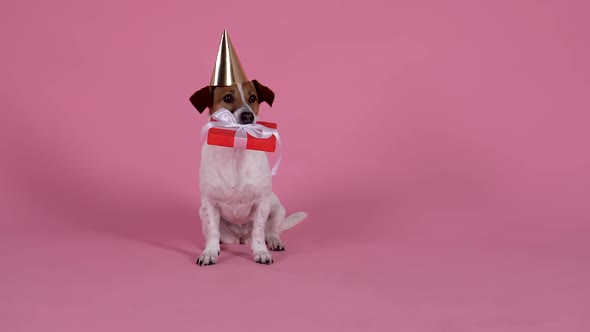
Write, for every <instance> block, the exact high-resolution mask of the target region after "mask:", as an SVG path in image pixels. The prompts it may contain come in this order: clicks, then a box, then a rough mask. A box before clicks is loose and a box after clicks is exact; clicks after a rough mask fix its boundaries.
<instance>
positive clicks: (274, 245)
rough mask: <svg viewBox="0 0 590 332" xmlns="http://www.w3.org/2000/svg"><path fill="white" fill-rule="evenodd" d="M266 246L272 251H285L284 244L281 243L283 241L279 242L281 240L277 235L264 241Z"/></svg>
mask: <svg viewBox="0 0 590 332" xmlns="http://www.w3.org/2000/svg"><path fill="white" fill-rule="evenodd" d="M266 244H267V245H268V249H270V250H273V251H283V250H285V244H284V243H283V241H281V239H280V238H279V237H278V236H277V235H274V236H269V237H268V238H267V239H266Z"/></svg>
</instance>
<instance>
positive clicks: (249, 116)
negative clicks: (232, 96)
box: [237, 111, 254, 124]
mask: <svg viewBox="0 0 590 332" xmlns="http://www.w3.org/2000/svg"><path fill="white" fill-rule="evenodd" d="M237 120H238V123H239V124H250V123H252V122H254V113H252V112H250V111H244V112H242V113H240V114H239V115H238V119H237Z"/></svg>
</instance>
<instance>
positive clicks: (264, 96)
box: [190, 80, 275, 115]
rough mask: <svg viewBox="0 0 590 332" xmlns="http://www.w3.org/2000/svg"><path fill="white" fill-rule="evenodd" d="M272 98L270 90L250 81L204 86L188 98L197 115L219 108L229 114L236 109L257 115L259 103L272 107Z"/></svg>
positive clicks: (272, 94) (273, 96) (212, 111)
mask: <svg viewBox="0 0 590 332" xmlns="http://www.w3.org/2000/svg"><path fill="white" fill-rule="evenodd" d="M274 98H275V95H274V92H272V90H271V89H269V88H268V87H266V86H264V85H262V84H260V83H258V81H256V80H252V81H249V82H245V83H241V84H234V85H232V86H218V87H209V86H206V87H204V88H202V89H200V90H199V91H197V92H195V93H194V94H193V95H192V96H191V97H190V102H191V103H192V104H193V106H194V107H195V108H196V109H197V110H198V111H199V113H203V111H204V110H205V109H206V108H209V113H210V114H213V113H215V112H217V111H218V110H219V109H221V108H226V109H228V110H229V111H231V112H235V111H237V110H238V109H250V110H252V112H253V113H254V114H255V115H258V109H259V105H260V103H262V102H266V103H268V104H269V105H270V106H272V103H273V101H274Z"/></svg>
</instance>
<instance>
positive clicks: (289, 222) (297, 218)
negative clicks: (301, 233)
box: [281, 212, 307, 232]
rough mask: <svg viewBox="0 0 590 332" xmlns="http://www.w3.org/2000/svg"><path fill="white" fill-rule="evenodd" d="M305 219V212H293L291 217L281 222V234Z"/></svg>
mask: <svg viewBox="0 0 590 332" xmlns="http://www.w3.org/2000/svg"><path fill="white" fill-rule="evenodd" d="M305 218H307V213H305V212H295V213H293V214H292V215H290V216H288V217H286V218H285V220H284V221H283V225H282V227H281V232H283V231H286V230H288V229H290V228H292V227H293V226H295V225H297V224H298V223H300V222H302V221H303V219H305Z"/></svg>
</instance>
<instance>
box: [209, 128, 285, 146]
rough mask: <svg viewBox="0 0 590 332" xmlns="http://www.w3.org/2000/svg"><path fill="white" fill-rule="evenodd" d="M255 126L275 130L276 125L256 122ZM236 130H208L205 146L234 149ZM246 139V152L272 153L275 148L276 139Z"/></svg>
mask: <svg viewBox="0 0 590 332" xmlns="http://www.w3.org/2000/svg"><path fill="white" fill-rule="evenodd" d="M256 123H257V124H261V125H263V126H265V127H268V128H272V129H277V124H276V123H272V122H263V121H257V122H256ZM236 132H237V130H232V129H222V128H215V127H213V128H210V129H209V131H208V133H207V144H209V145H218V146H227V147H230V148H232V147H234V142H235V139H236V137H235V134H236ZM247 135H248V137H247V139H246V149H248V150H258V151H266V152H274V151H275V150H276V147H277V139H276V137H275V136H274V135H273V136H270V137H269V138H266V139H264V138H256V137H254V136H251V135H250V134H247Z"/></svg>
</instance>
